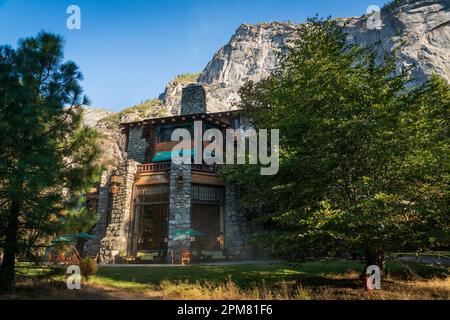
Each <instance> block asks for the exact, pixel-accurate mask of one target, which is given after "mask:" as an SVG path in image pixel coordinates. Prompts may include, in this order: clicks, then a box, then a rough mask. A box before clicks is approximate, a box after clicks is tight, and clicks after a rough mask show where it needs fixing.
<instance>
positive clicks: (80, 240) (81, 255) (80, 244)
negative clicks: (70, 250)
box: [76, 238, 87, 258]
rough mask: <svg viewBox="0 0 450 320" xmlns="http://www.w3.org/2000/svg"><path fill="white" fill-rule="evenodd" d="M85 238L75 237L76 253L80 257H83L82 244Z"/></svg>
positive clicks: (84, 242)
mask: <svg viewBox="0 0 450 320" xmlns="http://www.w3.org/2000/svg"><path fill="white" fill-rule="evenodd" d="M86 242H87V240H86V239H80V238H79V239H77V244H76V248H77V251H78V254H79V255H80V258H84V245H85V244H86Z"/></svg>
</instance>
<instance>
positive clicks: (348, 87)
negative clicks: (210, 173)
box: [224, 19, 450, 267]
mask: <svg viewBox="0 0 450 320" xmlns="http://www.w3.org/2000/svg"><path fill="white" fill-rule="evenodd" d="M345 39H346V35H345V34H344V32H343V31H342V29H341V28H339V27H337V26H336V23H335V22H334V21H332V20H330V19H328V20H319V19H311V20H310V21H309V23H308V24H306V25H303V26H302V27H300V30H299V38H298V40H296V41H295V42H293V43H292V45H291V46H289V48H288V50H287V52H286V53H285V54H284V55H283V57H282V62H281V64H280V67H279V69H278V70H276V71H275V72H274V73H273V74H272V75H271V76H270V77H269V78H267V79H265V80H263V81H261V82H259V83H256V84H255V83H252V82H250V83H248V84H247V85H245V86H244V87H243V88H242V89H241V98H242V102H241V108H242V110H243V116H244V118H246V120H247V121H248V122H249V123H250V124H251V125H252V126H254V127H255V128H256V129H258V128H267V129H270V128H275V129H280V135H281V138H280V144H281V148H280V171H279V173H278V174H277V175H276V176H271V177H266V176H264V177H263V176H259V168H257V167H256V166H251V165H247V166H233V167H228V168H225V169H224V175H225V177H227V179H229V180H231V181H235V182H236V183H238V184H239V185H240V186H241V188H242V190H243V193H242V194H243V195H244V197H243V204H244V205H245V206H247V207H249V208H251V209H252V210H254V211H260V212H262V213H263V215H262V217H261V219H262V221H263V222H265V223H267V226H268V228H267V230H268V232H266V233H264V234H263V235H262V236H261V235H260V238H259V239H260V240H262V243H265V244H267V246H270V247H275V248H277V252H278V253H279V254H280V255H282V256H285V257H291V258H300V257H305V256H317V255H321V256H323V255H334V254H337V253H356V252H361V254H363V256H364V257H365V262H366V264H367V265H372V264H377V265H379V266H380V267H383V264H384V256H385V254H386V253H387V252H393V251H397V250H404V249H405V250H424V249H427V248H431V247H438V246H439V245H448V244H449V242H450V215H449V212H448V208H449V207H450V206H449V163H450V148H449V132H448V128H449V108H450V90H449V85H448V83H447V82H446V81H444V80H443V79H441V78H439V77H437V76H433V77H432V78H431V79H430V81H429V82H427V83H426V84H424V85H423V86H421V87H419V88H415V87H411V85H410V81H411V79H410V78H409V76H408V73H407V71H408V70H400V71H399V70H397V59H396V56H395V52H393V53H392V55H388V56H386V57H384V59H383V61H382V63H377V57H376V54H375V52H373V51H372V50H371V49H367V48H362V47H359V46H349V45H346V41H345ZM255 209H257V210H255Z"/></svg>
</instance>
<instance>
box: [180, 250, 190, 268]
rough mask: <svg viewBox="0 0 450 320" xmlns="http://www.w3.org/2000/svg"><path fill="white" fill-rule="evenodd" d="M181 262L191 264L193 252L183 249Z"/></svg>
mask: <svg viewBox="0 0 450 320" xmlns="http://www.w3.org/2000/svg"><path fill="white" fill-rule="evenodd" d="M181 264H182V265H186V264H191V253H190V252H189V251H183V252H182V253H181Z"/></svg>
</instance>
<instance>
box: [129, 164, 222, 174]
mask: <svg viewBox="0 0 450 320" xmlns="http://www.w3.org/2000/svg"><path fill="white" fill-rule="evenodd" d="M170 166H171V163H170V162H161V163H147V164H140V165H138V167H137V172H138V173H147V172H165V171H170ZM191 170H192V171H201V172H208V173H216V167H215V166H210V165H206V164H192V165H191Z"/></svg>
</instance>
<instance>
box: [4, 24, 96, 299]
mask: <svg viewBox="0 0 450 320" xmlns="http://www.w3.org/2000/svg"><path fill="white" fill-rule="evenodd" d="M82 79H83V76H82V74H81V72H80V71H79V69H78V67H77V66H76V64H75V63H74V62H71V61H66V62H64V61H63V40H62V38H61V37H60V36H57V35H54V34H50V33H45V32H41V33H39V34H38V35H37V36H36V37H35V38H26V39H23V40H20V41H19V43H18V46H17V48H16V49H12V48H11V47H8V46H1V47H0V146H1V149H0V248H1V251H3V261H2V265H1V269H0V289H6V290H7V289H9V288H11V286H13V284H14V271H15V259H16V258H17V257H20V256H22V255H26V254H32V253H33V252H34V251H35V250H37V249H39V248H42V247H43V245H45V243H46V241H48V239H49V237H50V236H52V235H53V234H54V233H55V232H56V231H57V226H58V220H59V217H60V215H61V214H62V212H63V211H64V210H65V209H66V204H67V199H68V198H70V197H71V196H72V195H75V194H77V193H79V192H82V190H84V189H85V188H86V187H87V186H88V185H90V184H91V183H92V180H93V178H94V177H95V176H96V175H98V172H99V168H98V166H97V165H96V164H95V163H96V162H95V161H96V159H97V157H98V155H99V151H98V147H97V146H96V143H95V141H96V138H97V133H96V132H95V131H93V130H91V129H89V128H86V127H84V126H83V125H82V116H83V110H82V107H81V106H82V105H84V104H87V103H88V101H87V99H86V97H84V96H83V94H82V89H81V87H80V84H79V83H80V81H81V80H82Z"/></svg>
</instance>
